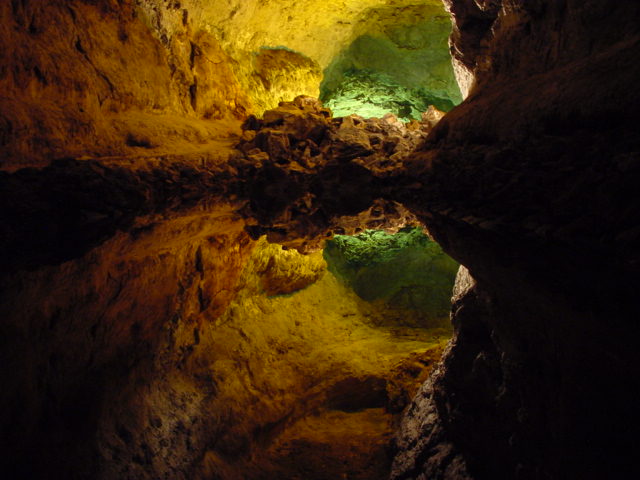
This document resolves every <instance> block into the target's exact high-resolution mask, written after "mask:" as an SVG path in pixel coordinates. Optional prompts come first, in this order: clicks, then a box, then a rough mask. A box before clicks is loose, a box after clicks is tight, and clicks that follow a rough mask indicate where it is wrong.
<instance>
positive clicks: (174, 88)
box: [0, 0, 248, 169]
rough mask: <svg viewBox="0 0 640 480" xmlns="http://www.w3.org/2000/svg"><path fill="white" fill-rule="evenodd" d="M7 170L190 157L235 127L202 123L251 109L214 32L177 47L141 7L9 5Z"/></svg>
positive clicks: (2, 79) (3, 79) (5, 8)
mask: <svg viewBox="0 0 640 480" xmlns="http://www.w3.org/2000/svg"><path fill="white" fill-rule="evenodd" d="M0 20H1V21H0V25H1V27H0V28H1V30H0V38H2V43H3V45H4V48H3V49H2V53H1V54H0V55H2V57H1V58H0V64H1V65H2V70H1V71H0V88H2V91H3V95H2V99H1V100H0V145H1V146H2V150H3V151H2V158H0V162H1V166H2V168H5V169H15V168H17V167H21V166H26V165H34V166H40V165H43V164H46V163H48V162H49V161H50V160H52V159H55V158H60V157H64V156H67V157H68V156H71V157H74V158H81V157H86V156H93V157H95V156H118V155H119V156H122V155H129V156H132V155H133V156H135V155H141V154H144V152H146V151H148V150H149V149H152V148H156V147H161V150H163V151H164V152H166V151H169V150H174V151H175V150H176V149H181V150H183V151H191V150H193V149H194V148H196V146H199V145H200V146H201V145H203V144H205V143H207V142H210V141H211V139H212V138H216V137H220V136H226V135H228V133H229V131H231V130H232V127H230V126H226V125H224V124H223V125H220V124H218V125H214V124H212V123H211V122H202V121H198V119H202V118H213V119H217V120H221V119H224V118H226V117H229V118H231V119H232V118H233V117H234V116H239V115H242V113H243V112H244V111H245V109H246V107H247V102H248V101H247V99H246V95H244V94H243V92H242V91H241V88H240V86H239V84H238V82H237V80H236V77H235V74H234V73H233V72H232V70H231V68H230V67H229V58H228V56H227V55H226V54H225V53H224V52H223V51H222V50H221V48H220V46H219V43H218V42H217V40H216V39H214V38H213V37H212V36H211V35H208V34H206V32H202V31H194V30H191V29H190V27H189V24H188V23H186V17H185V24H184V25H183V26H182V29H181V30H180V31H179V32H176V34H175V35H174V36H172V37H171V40H170V41H169V39H168V38H166V37H162V36H161V35H156V34H155V32H154V31H153V30H152V29H151V28H149V27H148V26H147V25H145V23H144V22H143V21H142V19H141V18H140V12H139V10H138V9H137V8H136V7H135V6H134V4H133V2H128V1H122V2H108V1H99V2H82V1H77V2H64V1H54V2H46V3H42V2H31V1H26V0H25V1H18V0H16V1H11V2H3V3H2V6H0Z"/></svg>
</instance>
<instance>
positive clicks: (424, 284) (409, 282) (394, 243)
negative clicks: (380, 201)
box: [324, 227, 459, 324]
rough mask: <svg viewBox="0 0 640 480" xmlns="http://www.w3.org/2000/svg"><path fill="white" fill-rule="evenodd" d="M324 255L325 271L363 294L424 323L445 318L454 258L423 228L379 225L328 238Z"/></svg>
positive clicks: (449, 296) (447, 311)
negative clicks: (389, 228)
mask: <svg viewBox="0 0 640 480" xmlns="http://www.w3.org/2000/svg"><path fill="white" fill-rule="evenodd" d="M324 258H325V260H326V261H327V264H328V268H329V271H330V272H331V273H333V274H334V275H335V276H336V277H338V278H340V279H341V280H342V281H343V282H344V283H346V284H347V285H349V286H350V287H351V288H353V290H354V291H355V292H356V294H358V296H360V297H361V298H362V299H363V300H367V301H370V302H373V301H380V302H382V303H383V304H384V306H385V307H386V308H391V309H396V310H403V311H407V310H409V311H411V312H412V313H411V314H410V315H411V316H412V317H414V318H421V319H422V320H420V321H423V322H425V323H431V324H433V323H437V322H440V323H444V322H446V321H447V319H448V316H449V310H450V306H451V301H450V299H451V291H452V289H453V283H454V281H455V276H456V272H457V270H458V266H459V265H458V263H457V262H456V261H455V260H453V259H452V258H450V257H449V256H448V255H446V254H445V253H444V252H443V251H442V249H441V248H440V246H439V245H438V244H437V243H435V242H434V241H432V240H430V239H429V237H427V236H426V235H425V234H424V233H423V231H422V229H421V228H413V227H411V228H405V229H403V230H401V231H400V232H398V233H397V234H395V235H391V234H388V233H385V232H383V231H377V230H366V231H365V232H364V233H361V234H359V235H356V236H353V237H350V236H344V235H336V236H335V237H334V238H333V239H332V240H330V241H328V242H327V244H326V247H325V249H324Z"/></svg>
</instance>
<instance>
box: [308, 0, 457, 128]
mask: <svg viewBox="0 0 640 480" xmlns="http://www.w3.org/2000/svg"><path fill="white" fill-rule="evenodd" d="M423 15H424V17H423V18H422V19H418V20H417V21H416V20H415V19H414V23H412V24H400V25H398V24H395V25H388V26H386V27H385V28H384V29H382V30H378V31H372V32H370V33H367V34H364V35H361V36H360V37H358V38H356V40H355V41H354V42H353V43H352V44H351V45H350V46H349V47H348V48H346V49H345V50H343V51H342V52H341V53H340V54H339V55H338V56H337V57H336V58H335V59H334V60H333V62H332V63H331V64H330V65H329V67H327V68H326V69H325V71H324V78H323V82H322V84H321V86H320V98H321V100H322V101H323V103H324V104H325V105H326V106H327V107H329V108H330V109H331V110H332V111H333V113H334V116H346V115H349V114H352V113H356V114H358V115H361V116H363V117H365V118H368V117H382V116H384V114H386V113H393V114H395V115H396V116H397V117H398V118H400V119H402V120H404V121H409V120H411V119H417V120H419V119H420V116H421V113H422V112H424V111H426V110H427V108H428V106H429V105H434V106H435V107H437V108H438V109H440V110H444V111H449V110H451V108H453V107H454V106H455V105H457V104H458V103H460V102H461V101H462V97H461V95H460V90H459V88H458V85H457V83H456V80H455V75H454V73H453V67H452V66H451V56H450V54H449V47H448V36H449V33H450V32H451V21H450V19H449V17H448V15H446V14H444V11H439V10H434V7H429V8H428V9H425V10H424V12H423Z"/></svg>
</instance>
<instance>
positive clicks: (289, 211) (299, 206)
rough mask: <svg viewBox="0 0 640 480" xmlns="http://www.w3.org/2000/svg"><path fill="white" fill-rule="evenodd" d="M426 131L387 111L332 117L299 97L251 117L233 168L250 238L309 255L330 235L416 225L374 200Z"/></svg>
mask: <svg viewBox="0 0 640 480" xmlns="http://www.w3.org/2000/svg"><path fill="white" fill-rule="evenodd" d="M433 111H435V110H433ZM430 129H431V124H429V123H428V122H424V123H420V122H412V123H409V124H404V123H402V122H400V121H398V119H397V118H396V117H395V116H394V115H391V114H389V115H385V117H384V118H382V119H378V118H368V119H365V118H362V117H359V116H357V115H351V116H349V117H343V118H332V117H331V112H330V111H329V110H327V109H325V108H323V107H322V104H321V103H320V102H319V101H318V100H316V99H313V98H311V97H304V96H300V97H297V98H296V99H295V100H294V101H293V102H283V103H281V105H280V106H279V107H278V108H276V109H274V110H269V111H267V112H265V114H264V116H263V118H262V119H257V118H255V117H250V118H249V119H248V120H247V121H246V122H245V123H244V125H243V130H244V133H243V135H242V140H241V142H240V143H239V144H238V146H237V148H238V149H239V150H240V151H241V152H242V155H238V156H236V157H235V158H234V159H233V161H232V163H233V165H234V166H235V167H236V168H237V169H238V171H239V172H240V175H241V176H242V177H243V178H247V179H248V180H247V181H248V182H249V183H250V187H249V189H250V191H249V195H250V199H251V203H250V205H251V212H252V215H255V216H256V217H257V221H258V225H256V226H255V227H254V228H253V229H252V232H253V234H254V235H260V234H263V233H266V234H267V235H268V238H269V239H270V240H272V241H276V242H279V243H283V244H286V245H288V246H291V247H295V248H298V249H300V250H301V251H307V250H313V249H317V248H318V246H319V245H321V243H322V241H323V239H324V238H325V237H327V236H331V235H332V234H333V233H338V234H344V233H349V234H352V233H357V232H358V231H360V230H361V229H362V228H363V227H365V228H379V229H385V228H386V229H394V228H395V229H396V230H397V229H398V228H401V227H403V226H404V225H407V224H410V223H411V222H413V223H414V224H415V223H416V221H415V218H414V217H413V216H412V215H411V214H410V213H409V212H408V211H407V210H406V209H404V207H402V205H400V204H398V203H397V202H394V201H393V200H389V199H387V200H384V199H383V198H379V197H383V196H384V194H383V187H384V185H385V182H386V179H388V178H391V176H392V175H393V173H394V172H395V171H397V170H398V169H400V168H402V165H403V162H404V160H405V159H406V158H407V156H408V155H409V154H410V153H411V152H412V151H413V150H415V149H416V148H417V147H418V145H420V143H421V142H422V141H423V140H424V139H425V138H426V136H427V134H428V132H429V131H430ZM372 204H373V205H372ZM349 217H350V218H349ZM358 229H360V230H358Z"/></svg>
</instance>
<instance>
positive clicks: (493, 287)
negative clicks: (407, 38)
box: [392, 1, 640, 479]
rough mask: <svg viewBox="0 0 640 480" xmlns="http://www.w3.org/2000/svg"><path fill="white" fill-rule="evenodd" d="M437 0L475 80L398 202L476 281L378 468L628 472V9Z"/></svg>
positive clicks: (460, 298) (632, 449)
mask: <svg viewBox="0 0 640 480" xmlns="http://www.w3.org/2000/svg"><path fill="white" fill-rule="evenodd" d="M447 3H448V5H449V8H450V10H451V11H452V12H453V14H454V18H455V23H456V27H455V31H454V35H453V36H452V47H453V52H454V55H455V57H456V59H457V61H458V62H461V63H463V64H465V65H466V67H465V69H466V70H465V71H466V72H467V73H469V72H470V73H471V76H470V77H469V78H471V79H473V84H470V85H469V93H470V95H469V97H468V98H467V100H466V101H465V102H463V103H462V104H461V105H460V106H459V107H457V108H456V109H454V110H453V111H452V112H450V114H448V115H447V116H446V117H445V118H444V119H443V120H442V121H441V122H440V123H439V124H438V125H437V126H436V128H435V129H434V131H433V132H432V133H431V135H430V137H429V139H428V140H427V143H426V145H425V146H424V147H423V148H422V152H418V153H416V155H415V157H414V159H413V165H407V166H408V168H409V170H410V171H412V172H414V174H415V175H418V176H420V175H421V176H422V178H423V185H424V188H423V189H422V191H421V192H417V191H414V192H413V193H412V194H411V195H405V198H406V203H405V205H407V206H409V207H410V209H411V210H412V211H413V212H414V213H417V214H418V216H419V217H420V218H422V219H423V220H424V221H425V223H426V224H427V225H428V228H429V230H430V232H431V233H432V234H433V235H434V236H435V238H436V239H437V240H438V242H439V243H440V244H441V245H442V246H443V248H444V249H445V251H447V252H448V253H449V254H451V255H452V256H453V257H454V258H456V259H457V260H459V261H460V262H461V263H462V264H464V265H465V266H466V267H467V268H468V270H469V272H470V276H471V277H472V278H473V279H474V280H473V281H471V280H470V279H469V278H467V279H466V282H463V283H466V287H465V288H461V291H460V295H457V296H455V297H454V305H453V317H452V318H453V323H454V328H455V334H454V339H453V341H452V344H451V347H450V350H449V351H448V353H447V354H446V355H445V357H444V359H443V362H442V365H441V368H440V370H439V371H438V373H437V374H436V375H434V376H433V377H432V379H431V380H430V382H429V383H428V384H425V386H424V387H423V391H422V392H421V393H420V394H419V395H418V396H417V397H416V398H415V400H414V404H413V406H412V407H411V408H410V410H409V411H408V413H407V416H406V418H405V422H404V424H403V427H402V429H401V432H400V434H399V436H398V446H399V454H398V456H397V458H396V464H395V467H394V473H393V474H392V478H394V479H410V478H411V479H418V478H420V479H422V478H478V479H484V478H527V479H529V478H531V479H539V478H576V479H577V478H580V479H583V478H585V479H586V478H607V477H627V478H630V477H633V476H637V474H638V469H637V465H636V464H635V462H634V460H633V459H634V458H635V456H636V454H637V447H636V442H635V441H634V433H633V432H635V431H637V427H638V425H637V422H636V421H635V419H634V414H633V411H634V409H635V407H634V405H636V404H637V401H638V397H637V395H636V393H635V392H636V391H637V389H638V388H637V387H638V385H637V378H638V375H637V370H638V365H640V358H639V357H638V353H637V349H636V348H635V347H634V343H635V338H636V336H637V333H638V329H637V324H636V322H635V321H634V320H633V319H634V318H637V316H638V307H637V304H636V302H635V301H634V293H633V290H634V288H633V287H632V286H631V285H633V284H634V283H635V278H636V277H637V274H638V271H637V265H638V264H637V251H638V245H639V243H638V241H639V238H638V230H637V225H638V221H639V220H640V218H639V212H640V209H639V208H638V203H637V199H636V195H635V193H633V192H634V191H635V189H636V186H637V185H638V181H639V180H640V178H639V177H638V170H637V165H638V160H639V158H638V133H637V131H636V129H635V127H634V124H635V122H634V116H635V113H634V112H635V111H636V110H637V107H638V105H640V98H639V96H638V93H637V90H636V89H635V88H634V87H633V85H634V82H635V80H634V79H637V78H638V74H639V73H640V72H639V71H638V51H639V50H638V45H639V43H638V42H639V41H640V37H639V35H638V31H637V24H638V23H637V22H638V19H639V18H640V17H639V15H640V9H639V7H638V5H637V3H631V2H628V3H624V4H622V3H620V2H606V1H598V2H572V1H562V2H554V3H553V5H551V4H549V3H545V2H524V1H504V2H475V4H474V3H472V2H455V1H453V2H447ZM463 73H464V72H463ZM614 92H615V93H614ZM605 119H606V120H605ZM412 178H415V177H412ZM416 196H417V197H418V198H416Z"/></svg>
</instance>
